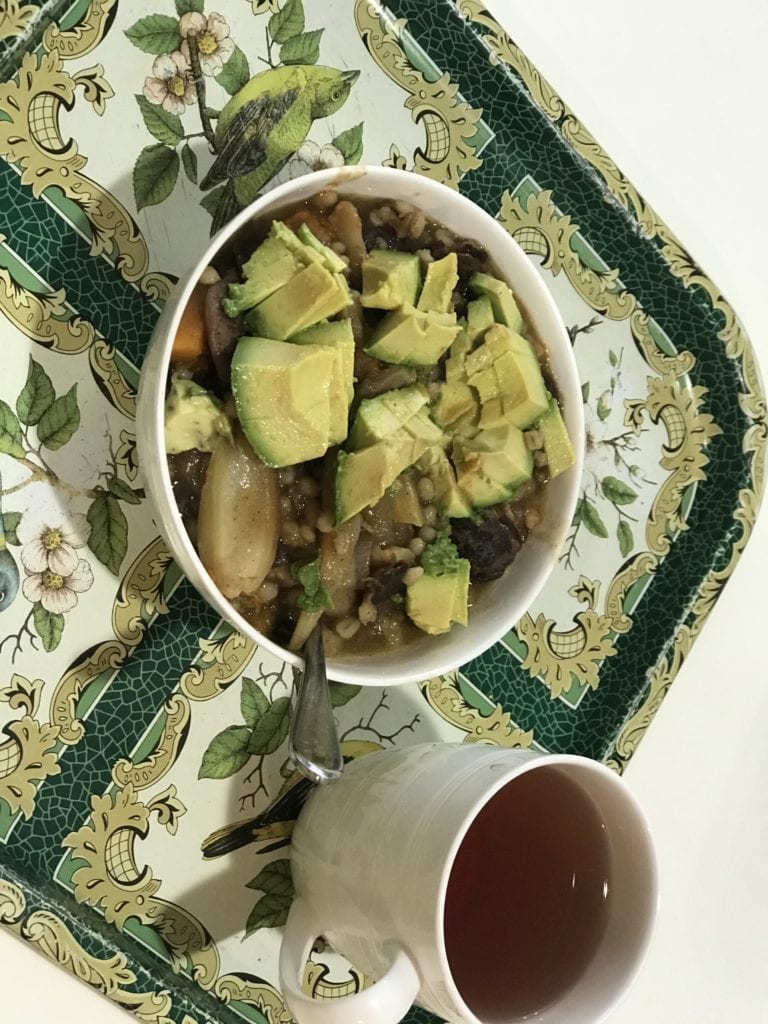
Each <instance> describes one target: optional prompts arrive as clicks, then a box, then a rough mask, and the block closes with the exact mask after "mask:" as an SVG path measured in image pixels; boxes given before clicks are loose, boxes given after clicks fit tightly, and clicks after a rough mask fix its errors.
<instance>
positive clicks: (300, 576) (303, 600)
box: [291, 554, 333, 612]
mask: <svg viewBox="0 0 768 1024" xmlns="http://www.w3.org/2000/svg"><path fill="white" fill-rule="evenodd" d="M291 575H292V576H293V578H294V579H295V580H296V582H297V583H299V584H300V585H301V587H302V588H303V590H304V593H303V594H300V595H299V597H298V600H297V602H296V603H297V604H298V606H299V608H301V610H302V611H304V612H321V611H324V610H325V609H326V608H333V603H332V602H331V598H330V595H329V594H328V591H327V590H326V589H325V587H324V586H323V584H322V582H321V580H320V555H319V554H318V555H317V557H316V558H314V559H313V560H312V561H311V562H304V563H303V564H302V565H299V564H297V563H295V562H294V564H293V565H292V566H291Z"/></svg>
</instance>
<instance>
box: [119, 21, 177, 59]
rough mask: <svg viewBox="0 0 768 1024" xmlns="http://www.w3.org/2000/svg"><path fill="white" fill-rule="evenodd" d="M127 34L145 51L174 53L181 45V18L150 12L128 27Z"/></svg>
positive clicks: (135, 44)
mask: <svg viewBox="0 0 768 1024" xmlns="http://www.w3.org/2000/svg"><path fill="white" fill-rule="evenodd" d="M125 34H126V36H127V37H128V38H129V39H130V41H131V42H132V43H133V45H134V46H137V47H138V48H139V49H140V50H143V51H144V53H154V54H161V53H172V52H173V51H174V50H178V48H179V47H180V46H181V36H180V34H179V19H178V18H171V17H170V15H168V14H148V15H147V16H146V18H139V20H138V21H137V22H136V23H135V24H134V25H131V27H130V28H129V29H126V32H125Z"/></svg>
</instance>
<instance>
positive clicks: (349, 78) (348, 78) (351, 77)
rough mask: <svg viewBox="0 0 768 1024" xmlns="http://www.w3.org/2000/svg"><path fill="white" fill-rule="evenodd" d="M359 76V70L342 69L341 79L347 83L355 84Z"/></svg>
mask: <svg viewBox="0 0 768 1024" xmlns="http://www.w3.org/2000/svg"><path fill="white" fill-rule="evenodd" d="M359 77H360V72H359V71H342V73H341V80H342V82H343V83H344V84H345V85H354V84H355V82H356V81H357V80H358V78H359Z"/></svg>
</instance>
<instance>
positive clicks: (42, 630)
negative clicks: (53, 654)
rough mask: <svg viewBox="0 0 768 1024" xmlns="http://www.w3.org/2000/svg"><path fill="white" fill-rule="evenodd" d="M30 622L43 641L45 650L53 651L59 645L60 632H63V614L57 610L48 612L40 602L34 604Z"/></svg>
mask: <svg viewBox="0 0 768 1024" xmlns="http://www.w3.org/2000/svg"><path fill="white" fill-rule="evenodd" d="M32 622H33V623H34V624H35V630H36V632H37V635H38V636H39V637H40V639H41V640H42V642H43V648H44V650H46V651H53V650H55V649H56V648H57V647H58V646H59V641H60V640H61V634H62V633H63V632H64V616H63V615H60V614H59V613H58V612H49V611H46V609H45V608H43V606H42V605H41V604H36V605H35V607H34V610H33V612H32Z"/></svg>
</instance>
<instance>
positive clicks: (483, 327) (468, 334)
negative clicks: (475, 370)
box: [445, 296, 495, 384]
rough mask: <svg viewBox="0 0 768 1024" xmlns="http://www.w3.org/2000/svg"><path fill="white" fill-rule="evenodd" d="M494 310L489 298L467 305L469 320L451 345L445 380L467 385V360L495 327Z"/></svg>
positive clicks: (474, 300)
mask: <svg viewBox="0 0 768 1024" xmlns="http://www.w3.org/2000/svg"><path fill="white" fill-rule="evenodd" d="M494 323H495V321H494V319H493V308H492V306H491V300H490V299H489V298H488V297H487V296H482V298H479V299H472V300H471V302H468V303H467V319H466V323H465V324H464V327H463V330H461V331H460V332H459V334H458V335H457V336H456V339H455V340H454V342H453V343H452V345H451V348H450V351H449V353H448V359H447V360H446V362H445V379H446V380H448V381H460V382H461V383H462V384H466V383H467V368H466V359H467V356H468V355H469V354H470V353H471V352H472V350H473V349H474V348H475V346H476V345H477V344H478V342H479V341H481V340H482V337H483V335H484V334H485V332H486V331H487V330H488V328H489V327H493V325H494Z"/></svg>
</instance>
